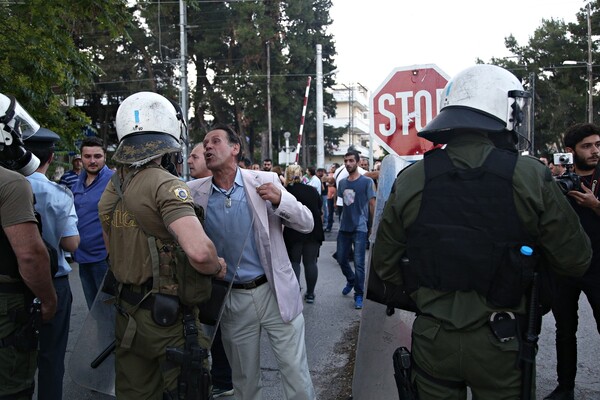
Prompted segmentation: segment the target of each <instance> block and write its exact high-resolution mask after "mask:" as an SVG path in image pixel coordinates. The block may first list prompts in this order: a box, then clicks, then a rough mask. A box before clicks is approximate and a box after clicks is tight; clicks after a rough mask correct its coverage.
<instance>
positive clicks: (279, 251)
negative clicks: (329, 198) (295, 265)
mask: <svg viewBox="0 0 600 400" xmlns="http://www.w3.org/2000/svg"><path fill="white" fill-rule="evenodd" d="M240 171H241V174H242V179H243V181H244V190H245V193H246V199H247V201H248V204H249V205H250V208H251V209H252V212H253V213H254V237H255V239H256V248H257V249H258V255H259V257H260V262H261V264H262V266H263V268H264V269H265V275H266V276H267V279H268V280H269V285H270V287H271V290H272V291H273V293H275V296H276V298H277V303H278V304H279V312H280V314H281V318H282V319H283V320H284V321H285V322H290V321H291V320H293V319H294V318H296V316H298V314H300V313H301V312H302V307H303V303H302V296H301V293H300V285H299V284H298V280H297V279H296V274H294V270H293V269H292V264H291V262H290V259H289V258H288V255H287V249H286V247H285V243H284V241H283V226H284V225H285V226H287V227H290V228H292V229H295V230H297V231H300V232H302V233H310V232H311V231H312V229H313V226H314V220H313V217H312V213H311V212H310V210H309V209H308V208H306V206H304V205H303V204H302V203H300V202H299V201H297V200H296V198H295V197H294V196H293V195H292V194H290V193H288V192H287V191H286V190H285V188H284V187H283V186H282V185H281V182H280V181H279V177H278V176H277V174H276V173H274V172H265V171H254V170H248V169H241V170H240ZM267 182H271V183H273V184H274V185H275V186H277V187H278V188H279V189H280V190H281V202H280V203H279V206H278V207H276V208H275V207H273V206H272V204H271V203H270V202H268V201H265V200H263V199H262V198H261V197H260V196H259V195H258V193H256V190H255V189H256V187H258V186H260V185H262V184H263V183H267ZM188 186H189V187H190V191H191V193H192V197H193V198H194V201H195V202H196V203H197V204H199V205H201V206H202V207H203V208H204V209H205V210H206V213H207V214H209V213H210V209H208V208H207V205H208V196H209V195H210V193H211V190H212V177H207V178H200V179H196V180H193V181H191V182H188Z"/></svg>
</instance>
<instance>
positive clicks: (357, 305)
mask: <svg viewBox="0 0 600 400" xmlns="http://www.w3.org/2000/svg"><path fill="white" fill-rule="evenodd" d="M362 306H363V297H362V296H356V297H355V298H354V308H355V309H357V310H361V309H362Z"/></svg>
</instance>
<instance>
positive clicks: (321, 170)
mask: <svg viewBox="0 0 600 400" xmlns="http://www.w3.org/2000/svg"><path fill="white" fill-rule="evenodd" d="M317 172H327V171H325V168H317Z"/></svg>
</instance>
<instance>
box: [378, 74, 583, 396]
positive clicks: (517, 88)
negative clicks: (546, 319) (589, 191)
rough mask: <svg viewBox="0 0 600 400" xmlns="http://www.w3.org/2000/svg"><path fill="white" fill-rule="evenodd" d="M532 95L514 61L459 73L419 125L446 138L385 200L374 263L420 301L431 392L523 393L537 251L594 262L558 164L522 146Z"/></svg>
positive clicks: (568, 267) (415, 338) (578, 265)
mask: <svg viewBox="0 0 600 400" xmlns="http://www.w3.org/2000/svg"><path fill="white" fill-rule="evenodd" d="M528 102H529V98H528V93H527V92H525V91H524V90H523V86H522V85H521V83H520V82H519V80H518V79H517V78H516V77H515V76H514V75H513V74H511V73H510V72H508V71H506V70H505V69H502V68H500V67H497V66H491V65H477V66H474V67H471V68H468V69H466V70H464V71H462V72H460V73H459V74H458V75H456V77H454V79H452V80H450V82H448V84H447V85H446V87H445V88H444V90H443V92H442V98H441V102H440V103H441V104H440V113H439V114H438V115H437V116H436V117H435V118H434V119H433V120H432V121H431V122H430V123H429V124H427V126H425V128H424V129H423V130H422V131H420V132H419V136H421V137H423V138H425V139H427V140H430V141H432V142H434V143H438V144H447V145H446V147H445V148H444V149H438V150H433V151H431V152H429V153H427V154H426V155H425V157H424V159H423V160H421V161H419V162H417V163H415V164H413V165H412V166H410V167H409V168H407V169H405V170H404V171H402V172H401V173H400V174H399V176H398V178H397V179H396V182H395V184H394V188H393V189H392V193H391V195H390V197H389V199H388V201H387V203H386V205H385V208H384V211H383V215H382V220H381V222H380V224H379V228H378V232H377V239H376V241H375V244H374V249H373V262H372V266H373V269H374V271H375V272H376V273H377V274H378V276H379V277H380V278H382V279H383V280H384V281H387V282H389V283H393V284H396V285H400V286H403V287H404V289H406V290H407V292H409V293H410V294H411V297H412V299H413V300H414V301H415V303H416V306H417V307H418V309H419V313H418V316H417V318H416V320H415V321H414V324H413V329H412V355H413V366H414V370H413V371H414V372H413V380H414V382H416V387H417V389H418V393H419V398H420V399H421V400H429V399H438V400H439V399H460V398H463V399H466V387H467V386H468V387H470V388H471V391H472V393H473V398H480V399H489V400H494V399H518V398H519V397H520V392H521V382H522V379H521V370H520V369H519V365H520V364H521V363H520V362H519V349H520V346H522V340H521V334H522V333H523V332H524V331H525V329H526V326H525V324H524V321H526V319H527V318H526V316H527V311H526V310H527V309H526V298H527V295H528V291H529V288H530V286H531V282H532V280H533V274H534V269H535V268H536V261H537V259H538V257H544V258H545V259H546V260H547V261H548V264H549V265H550V266H551V267H552V268H553V269H554V270H555V271H557V272H559V273H561V274H564V275H574V276H580V275H582V274H583V273H584V272H585V270H586V268H587V266H588V264H589V262H590V259H591V250H590V244H589V240H588V238H587V237H586V235H585V232H584V231H583V229H582V228H581V226H580V224H579V223H578V221H577V219H576V216H575V215H574V214H573V212H572V210H571V208H570V206H569V204H568V203H567V201H566V200H565V199H564V196H563V195H562V193H561V192H560V190H559V188H558V186H557V185H556V183H555V182H554V181H553V179H552V176H551V174H550V170H549V169H548V168H547V167H546V166H544V165H543V164H542V163H540V162H539V161H538V160H537V159H534V158H532V157H529V156H520V155H519V154H518V152H517V151H516V148H515V144H516V143H517V140H518V139H519V137H528V135H527V132H526V131H525V130H526V129H527V127H528V124H527V122H528V118H529V116H528V111H529V107H528ZM564 249H569V250H568V251H564ZM530 250H532V253H531V251H530ZM403 257H407V258H408V260H409V261H408V263H406V262H405V263H402V262H401V260H402V258H403ZM525 392H526V393H527V392H529V390H528V389H527V388H526V390H525ZM532 398H535V396H533V397H532Z"/></svg>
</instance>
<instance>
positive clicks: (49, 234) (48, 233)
mask: <svg viewBox="0 0 600 400" xmlns="http://www.w3.org/2000/svg"><path fill="white" fill-rule="evenodd" d="M27 180H28V181H29V182H30V183H31V187H32V189H33V194H34V195H35V210H36V211H37V212H38V213H39V214H40V217H41V219H42V237H43V238H44V240H46V241H47V242H48V243H49V244H50V245H51V246H52V247H54V248H55V249H56V250H57V251H58V272H57V273H56V277H59V276H63V275H67V274H68V273H69V272H71V266H70V265H69V263H68V262H67V260H66V259H65V252H64V251H63V249H62V248H61V247H60V239H61V238H63V237H69V236H76V235H79V232H78V231H77V213H76V212H75V206H74V204H73V195H72V194H71V191H70V190H69V189H67V188H65V187H63V186H61V185H59V184H57V183H54V182H51V181H50V180H49V179H48V178H47V177H46V175H44V174H42V173H39V172H34V173H33V174H32V175H30V176H28V177H27Z"/></svg>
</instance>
